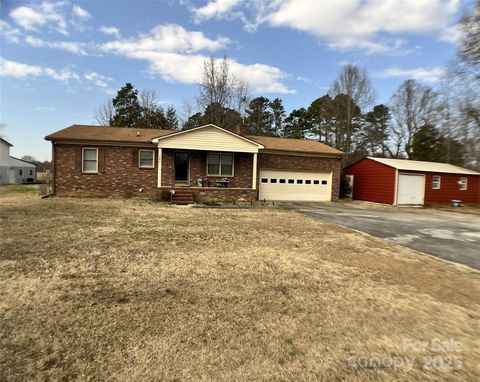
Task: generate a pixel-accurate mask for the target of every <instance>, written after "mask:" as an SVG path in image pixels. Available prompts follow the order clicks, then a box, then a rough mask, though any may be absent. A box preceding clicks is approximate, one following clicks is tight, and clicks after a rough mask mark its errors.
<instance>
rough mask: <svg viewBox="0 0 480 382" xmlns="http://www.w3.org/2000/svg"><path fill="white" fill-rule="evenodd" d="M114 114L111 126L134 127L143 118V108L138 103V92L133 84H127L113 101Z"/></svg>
mask: <svg viewBox="0 0 480 382" xmlns="http://www.w3.org/2000/svg"><path fill="white" fill-rule="evenodd" d="M112 104H113V108H114V114H113V117H112V119H111V121H110V125H111V126H121V127H134V126H136V124H137V121H138V120H139V119H140V117H141V107H140V103H139V101H138V91H137V90H136V89H135V88H134V87H133V85H132V84H131V83H127V84H125V86H124V87H122V88H121V89H120V90H119V91H118V92H117V96H116V97H115V98H114V99H113V100H112Z"/></svg>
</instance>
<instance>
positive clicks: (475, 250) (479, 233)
mask: <svg viewBox="0 0 480 382" xmlns="http://www.w3.org/2000/svg"><path fill="white" fill-rule="evenodd" d="M278 204H279V205H280V206H281V207H283V208H286V209H291V210H294V211H297V212H300V213H302V214H305V215H308V216H311V217H312V218H315V219H320V220H325V221H327V222H330V223H335V224H339V225H342V226H345V227H348V228H352V229H355V230H358V231H361V232H365V233H368V234H370V235H372V236H375V237H379V238H382V239H385V240H388V241H390V242H393V243H397V244H400V245H403V246H405V247H409V248H412V249H415V250H417V251H421V252H425V253H428V254H430V255H433V256H437V257H440V258H442V259H445V260H450V261H453V262H456V263H460V264H465V265H468V266H470V267H472V268H475V269H478V270H480V217H479V216H475V215H467V214H459V213H450V212H440V211H435V210H424V209H419V210H413V211H412V210H406V209H405V210H402V209H401V208H398V209H393V208H392V209H390V208H387V209H378V208H368V207H367V208H360V207H355V206H352V205H348V204H339V203H338V204H337V203H300V202H282V203H278Z"/></svg>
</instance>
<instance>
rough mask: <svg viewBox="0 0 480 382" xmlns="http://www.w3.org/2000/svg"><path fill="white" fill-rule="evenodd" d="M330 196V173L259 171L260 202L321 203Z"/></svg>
mask: <svg viewBox="0 0 480 382" xmlns="http://www.w3.org/2000/svg"><path fill="white" fill-rule="evenodd" d="M331 196H332V173H321V172H306V171H285V170H260V186H259V199H260V200H263V199H266V200H295V201H310V202H323V201H330V200H331Z"/></svg>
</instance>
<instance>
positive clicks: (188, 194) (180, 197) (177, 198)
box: [172, 189, 195, 205]
mask: <svg viewBox="0 0 480 382" xmlns="http://www.w3.org/2000/svg"><path fill="white" fill-rule="evenodd" d="M193 203H195V199H194V197H193V192H192V191H190V190H188V189H175V193H174V194H173V195H172V204H178V205H186V204H193Z"/></svg>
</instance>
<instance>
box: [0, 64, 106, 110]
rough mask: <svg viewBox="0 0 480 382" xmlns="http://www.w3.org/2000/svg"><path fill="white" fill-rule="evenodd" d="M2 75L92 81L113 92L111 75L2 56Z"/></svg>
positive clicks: (62, 80)
mask: <svg viewBox="0 0 480 382" xmlns="http://www.w3.org/2000/svg"><path fill="white" fill-rule="evenodd" d="M0 76H3V77H15V78H21V79H27V78H38V77H47V78H50V79H53V80H55V81H60V82H63V83H70V81H74V82H76V83H85V81H86V83H91V84H93V85H96V86H98V87H100V88H102V89H103V90H104V91H105V92H107V93H111V91H112V90H111V89H109V87H108V86H109V85H108V83H109V82H110V81H113V80H112V79H111V78H110V77H106V76H103V75H101V74H99V73H96V72H85V73H84V74H83V75H79V74H78V73H77V72H75V71H72V70H70V69H61V70H57V69H52V68H48V67H43V66H38V65H29V64H24V63H21V62H17V61H10V60H7V59H4V58H3V57H0ZM37 110H50V109H49V108H37Z"/></svg>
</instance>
